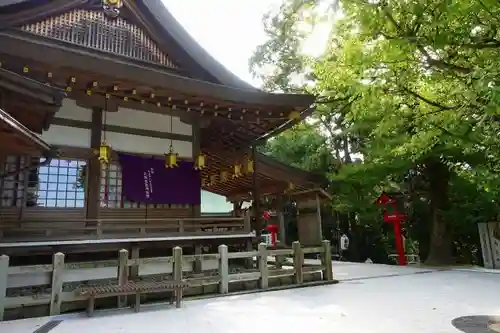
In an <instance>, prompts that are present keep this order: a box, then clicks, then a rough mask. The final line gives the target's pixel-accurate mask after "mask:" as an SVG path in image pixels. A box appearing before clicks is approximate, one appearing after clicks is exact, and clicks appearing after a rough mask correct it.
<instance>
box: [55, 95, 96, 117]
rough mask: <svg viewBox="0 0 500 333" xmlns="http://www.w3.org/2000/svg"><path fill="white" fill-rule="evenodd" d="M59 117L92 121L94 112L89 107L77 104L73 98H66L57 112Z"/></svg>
mask: <svg viewBox="0 0 500 333" xmlns="http://www.w3.org/2000/svg"><path fill="white" fill-rule="evenodd" d="M56 117H57V118H64V119H72V120H81V121H92V112H91V110H89V109H86V108H82V107H81V106H78V105H76V102H75V101H74V100H72V99H69V98H65V99H64V100H63V101H62V106H61V108H60V109H59V110H58V111H57V113H56Z"/></svg>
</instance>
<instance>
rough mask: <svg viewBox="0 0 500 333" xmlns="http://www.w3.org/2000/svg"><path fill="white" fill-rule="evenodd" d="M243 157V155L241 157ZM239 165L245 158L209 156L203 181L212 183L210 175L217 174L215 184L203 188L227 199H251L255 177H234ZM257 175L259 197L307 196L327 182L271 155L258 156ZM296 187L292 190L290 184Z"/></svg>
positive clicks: (256, 160)
mask: <svg viewBox="0 0 500 333" xmlns="http://www.w3.org/2000/svg"><path fill="white" fill-rule="evenodd" d="M240 157H241V156H240ZM236 162H240V163H241V162H242V159H241V158H240V159H232V158H230V157H226V158H225V157H220V156H215V155H210V154H208V155H207V167H206V168H205V169H203V170H202V172H201V173H202V178H205V179H206V180H209V177H210V175H217V181H216V182H215V183H214V184H204V185H203V189H204V190H206V191H209V192H212V193H216V194H219V195H222V196H225V197H226V198H228V200H231V201H232V200H244V199H251V192H252V189H253V175H252V174H244V175H242V176H240V177H237V178H233V177H232V170H233V169H232V168H233V166H234V164H235V163H236ZM221 171H227V172H228V174H229V177H228V180H227V181H224V182H221V180H220V176H219V175H220V172H221ZM255 172H256V178H257V184H256V185H257V187H258V190H259V195H260V196H264V195H272V194H283V193H284V192H288V193H290V194H292V193H300V194H305V193H307V192H308V191H310V190H313V189H319V188H321V186H322V185H323V184H324V183H325V182H326V179H324V177H322V176H321V175H317V174H314V173H311V172H307V171H304V170H301V169H298V168H295V167H291V166H288V165H286V164H284V163H282V162H280V161H278V160H276V159H274V158H272V157H270V156H267V155H264V154H261V153H256V155H255ZM290 183H291V184H293V190H291V191H290V190H289V185H290Z"/></svg>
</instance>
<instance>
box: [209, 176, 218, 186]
mask: <svg viewBox="0 0 500 333" xmlns="http://www.w3.org/2000/svg"><path fill="white" fill-rule="evenodd" d="M208 178H209V180H210V185H215V184H216V183H217V175H210V176H209V177H208Z"/></svg>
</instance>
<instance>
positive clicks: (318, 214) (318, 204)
mask: <svg viewBox="0 0 500 333" xmlns="http://www.w3.org/2000/svg"><path fill="white" fill-rule="evenodd" d="M316 218H317V219H318V232H319V235H318V237H319V239H321V240H323V221H322V217H321V200H320V199H319V195H318V194H316Z"/></svg>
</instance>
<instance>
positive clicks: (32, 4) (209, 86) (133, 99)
mask: <svg viewBox="0 0 500 333" xmlns="http://www.w3.org/2000/svg"><path fill="white" fill-rule="evenodd" d="M119 2H120V1H119ZM5 4H8V5H7V6H6V5H5ZM0 29H1V30H0V45H2V49H1V50H0V62H1V63H2V66H3V67H5V68H8V69H9V70H11V71H13V72H16V73H18V74H23V75H25V76H27V77H30V78H32V79H34V80H37V81H39V82H43V83H47V84H49V85H51V86H53V87H58V88H63V89H67V92H68V97H70V98H73V99H76V100H78V101H80V102H82V101H83V102H84V104H86V105H93V106H100V107H103V106H104V97H107V98H108V102H109V103H108V106H111V107H112V106H114V107H115V109H116V107H117V106H121V107H126V108H133V109H139V110H144V111H148V112H158V113H167V114H173V113H174V112H176V113H177V114H179V113H181V114H182V115H183V116H185V117H189V118H191V119H192V120H193V122H199V125H200V127H201V129H202V130H201V132H202V134H201V135H202V141H201V145H202V147H203V148H206V149H208V148H210V147H209V146H211V145H213V144H214V143H216V144H217V145H222V146H223V147H224V148H223V149H227V148H228V147H232V148H244V147H248V145H250V144H252V143H253V142H255V141H257V140H263V139H265V138H268V137H271V136H273V135H276V134H278V133H279V132H281V131H283V130H285V129H287V128H289V127H291V126H292V125H294V124H295V123H297V122H299V121H301V120H302V119H304V118H305V117H307V116H308V115H309V114H310V113H311V112H312V110H313V108H312V105H313V103H314V101H315V97H314V96H311V95H305V94H274V93H267V92H263V91H260V90H258V89H256V88H254V87H252V86H250V85H249V84H246V83H244V82H243V81H242V80H240V79H239V78H237V77H236V76H235V75H234V74H232V73H231V72H230V71H228V70H227V69H225V68H224V66H222V65H221V64H220V63H218V62H217V61H216V60H215V59H213V58H212V57H211V56H210V55H209V54H208V53H207V52H206V51H205V50H204V49H203V48H202V47H201V46H200V45H199V44H197V43H196V42H195V40H194V39H193V38H192V37H191V36H189V34H188V33H187V32H186V31H185V30H184V29H183V28H182V26H181V25H180V24H179V23H178V22H177V21H176V20H175V18H174V17H173V16H172V15H171V14H170V13H169V11H168V10H167V9H166V8H165V6H164V5H163V3H162V2H161V0H148V1H146V0H137V1H131V0H124V1H123V7H122V8H120V10H119V15H118V16H117V17H115V18H113V19H111V18H109V17H108V16H107V15H106V14H105V13H104V10H103V8H102V1H97V0H53V1H38V0H24V1H22V0H20V1H14V3H13V1H8V2H7V3H5V2H3V3H2V4H1V5H0ZM102 31H106V33H103V32H102ZM78 36H80V37H78ZM81 36H84V37H85V38H81ZM113 36H115V37H113ZM219 38H223V36H219ZM41 55H43V56H41ZM88 92H90V93H91V95H90V94H89V93H88Z"/></svg>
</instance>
